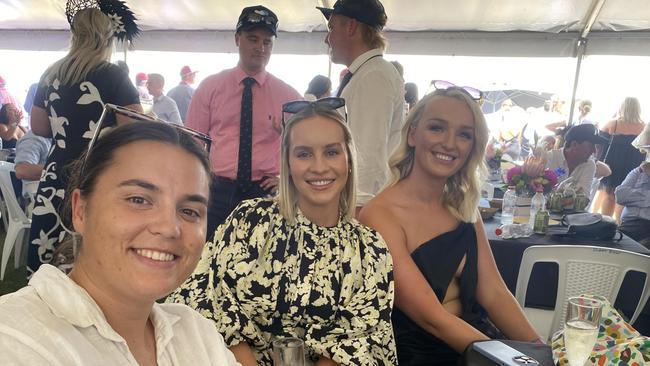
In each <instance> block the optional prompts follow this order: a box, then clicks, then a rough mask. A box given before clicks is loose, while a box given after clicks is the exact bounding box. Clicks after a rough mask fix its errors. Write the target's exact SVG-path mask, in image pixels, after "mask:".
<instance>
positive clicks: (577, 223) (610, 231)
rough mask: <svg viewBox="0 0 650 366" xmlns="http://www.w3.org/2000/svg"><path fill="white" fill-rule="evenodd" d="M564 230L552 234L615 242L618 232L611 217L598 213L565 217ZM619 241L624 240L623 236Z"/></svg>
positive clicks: (558, 229) (554, 231) (563, 220)
mask: <svg viewBox="0 0 650 366" xmlns="http://www.w3.org/2000/svg"><path fill="white" fill-rule="evenodd" d="M562 225H563V227H562V228H557V229H556V230H553V232H552V234H556V235H570V236H580V237H582V238H589V239H595V240H603V241H608V240H613V239H614V236H616V233H617V232H618V225H617V224H616V221H614V219H612V218H611V217H609V216H604V215H601V214H598V213H589V212H586V213H576V214H568V215H564V217H563V218H562ZM618 234H619V235H620V236H619V238H618V239H617V240H621V239H622V238H623V234H621V233H620V232H618Z"/></svg>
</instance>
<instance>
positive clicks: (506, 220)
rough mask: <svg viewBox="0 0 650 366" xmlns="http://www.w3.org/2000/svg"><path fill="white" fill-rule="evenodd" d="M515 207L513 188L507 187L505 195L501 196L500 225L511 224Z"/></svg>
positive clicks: (515, 198)
mask: <svg viewBox="0 0 650 366" xmlns="http://www.w3.org/2000/svg"><path fill="white" fill-rule="evenodd" d="M516 205H517V193H515V186H509V187H508V190H507V191H506V193H504V194H503V205H502V207H501V224H503V225H508V224H512V220H513V218H514V216H515V206H516Z"/></svg>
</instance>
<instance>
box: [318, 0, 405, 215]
mask: <svg viewBox="0 0 650 366" xmlns="http://www.w3.org/2000/svg"><path fill="white" fill-rule="evenodd" d="M318 9H319V10H320V11H321V12H322V13H323V15H324V16H325V18H326V19H327V20H328V22H327V27H328V30H329V32H328V34H327V37H326V38H325V43H327V45H328V46H329V48H330V58H331V59H332V62H334V63H337V64H344V65H345V66H347V67H348V69H349V71H350V72H349V73H348V74H347V75H346V76H345V77H344V78H343V80H342V82H341V85H339V89H338V95H337V96H341V97H343V98H344V99H345V104H346V106H347V110H348V123H349V125H350V130H351V131H352V137H353V138H354V141H355V144H356V146H357V151H358V165H359V184H358V192H357V202H358V204H359V205H363V204H365V203H366V202H367V201H369V200H370V199H371V198H372V197H373V196H374V195H375V194H377V193H378V192H379V190H380V189H381V188H382V187H383V186H384V184H385V183H386V181H387V180H388V176H389V169H388V158H389V156H390V153H391V152H392V150H393V149H394V148H395V147H396V146H397V144H398V143H399V140H400V130H401V128H402V123H403V121H404V80H403V79H402V77H401V76H400V75H399V73H398V71H397V69H396V68H395V67H394V66H393V65H392V64H391V63H390V62H388V61H386V60H384V58H383V52H384V49H385V48H386V40H385V38H384V36H383V34H382V29H383V28H384V26H385V25H386V21H387V17H386V12H385V11H384V7H383V5H382V4H381V3H380V2H379V1H378V0H338V1H337V2H336V3H334V6H333V8H331V9H329V8H320V7H319V8H318Z"/></svg>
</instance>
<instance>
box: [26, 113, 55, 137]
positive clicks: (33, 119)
mask: <svg viewBox="0 0 650 366" xmlns="http://www.w3.org/2000/svg"><path fill="white" fill-rule="evenodd" d="M29 121H30V122H29V123H30V125H31V126H32V131H34V133H35V134H36V135H39V136H42V137H50V138H51V137H52V126H50V119H49V117H48V115H47V111H46V110H45V109H44V108H41V107H39V106H37V105H34V106H33V107H32V113H31V114H30V115H29Z"/></svg>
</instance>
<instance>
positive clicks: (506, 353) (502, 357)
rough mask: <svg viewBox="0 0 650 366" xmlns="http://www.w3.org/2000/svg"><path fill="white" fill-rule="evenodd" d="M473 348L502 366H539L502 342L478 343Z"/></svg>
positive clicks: (528, 357)
mask: <svg viewBox="0 0 650 366" xmlns="http://www.w3.org/2000/svg"><path fill="white" fill-rule="evenodd" d="M473 348H474V349H475V350H476V351H477V352H478V353H480V354H482V355H483V356H485V357H487V358H488V359H490V360H492V361H494V362H496V363H497V364H498V365H500V366H523V365H528V366H535V365H539V362H537V360H536V359H534V358H532V357H530V356H527V355H525V354H523V353H521V352H519V351H517V350H516V349H514V348H512V347H510V346H508V345H507V344H505V343H503V342H500V341H485V342H476V343H474V345H473Z"/></svg>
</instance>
